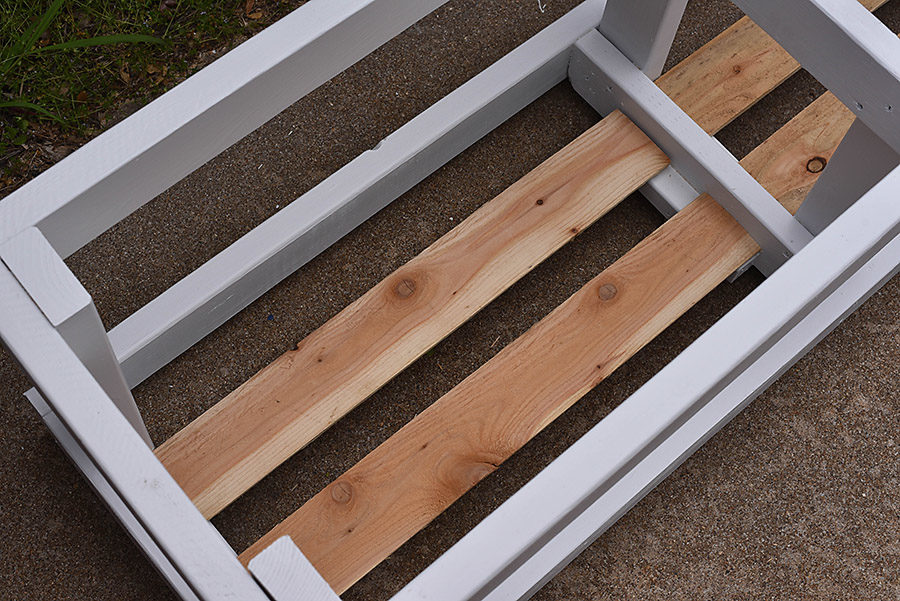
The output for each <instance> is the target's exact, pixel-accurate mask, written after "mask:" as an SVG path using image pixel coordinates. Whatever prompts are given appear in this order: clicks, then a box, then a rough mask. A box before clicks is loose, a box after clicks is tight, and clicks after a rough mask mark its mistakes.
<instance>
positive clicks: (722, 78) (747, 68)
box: [656, 0, 887, 134]
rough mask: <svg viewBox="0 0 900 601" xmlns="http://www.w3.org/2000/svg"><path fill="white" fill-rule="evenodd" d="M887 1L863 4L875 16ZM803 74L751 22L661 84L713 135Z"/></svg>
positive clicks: (726, 34) (728, 31)
mask: <svg viewBox="0 0 900 601" xmlns="http://www.w3.org/2000/svg"><path fill="white" fill-rule="evenodd" d="M885 2H887V0H860V3H861V4H862V5H863V6H865V7H866V8H868V9H869V10H870V11H871V10H875V9H876V8H878V7H879V6H881V5H882V4H884V3H885ZM799 70H800V63H798V62H797V61H795V60H794V59H793V57H791V55H790V54H788V53H787V52H786V51H785V50H784V49H783V48H782V47H781V46H779V45H778V43H776V42H775V40H773V39H772V38H771V37H770V36H769V34H767V33H766V32H765V31H763V29H762V28H761V27H759V26H758V25H757V24H756V23H754V22H753V21H751V20H750V19H749V18H747V17H742V18H741V19H739V20H738V21H737V22H736V23H735V24H734V25H732V26H731V27H729V28H728V29H726V30H725V31H724V32H722V33H721V34H719V35H718V36H716V37H715V38H713V39H712V40H711V41H710V42H709V43H707V44H706V45H704V46H703V47H702V48H700V49H699V50H697V51H696V52H694V53H693V54H692V55H690V56H689V57H688V58H686V59H685V60H683V61H681V62H680V63H678V65H676V66H675V67H673V68H672V69H671V70H669V71H668V72H666V73H665V74H663V75H662V76H661V77H660V78H659V79H657V80H656V84H657V85H658V86H659V87H660V89H662V90H663V91H664V92H665V93H666V94H667V95H668V96H669V97H670V98H671V99H672V100H674V101H675V103H676V104H677V105H678V106H680V107H681V109H682V110H683V111H684V112H686V113H687V114H688V115H690V116H691V118H692V119H694V121H696V122H697V123H698V124H699V125H700V126H701V127H702V128H703V129H704V130H706V132H707V133H710V134H714V133H716V132H717V131H719V130H720V129H722V128H723V127H725V126H726V125H728V124H729V123H730V122H731V121H732V120H734V119H735V118H737V117H738V116H739V115H741V114H742V113H743V112H744V111H746V110H747V109H748V108H750V107H751V106H753V105H754V104H756V102H757V101H759V99H760V98H762V97H763V96H765V95H766V94H768V93H769V92H771V91H772V90H774V89H775V88H776V87H778V86H779V85H780V84H781V83H783V82H784V81H785V80H786V79H787V78H788V77H790V76H791V75H793V74H794V73H796V72H797V71H799Z"/></svg>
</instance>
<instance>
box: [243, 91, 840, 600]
mask: <svg viewBox="0 0 900 601" xmlns="http://www.w3.org/2000/svg"><path fill="white" fill-rule="evenodd" d="M851 121H852V115H850V113H849V111H847V110H846V109H845V108H844V107H843V106H842V105H841V104H840V103H839V102H837V101H836V100H835V99H834V98H833V97H828V96H826V97H823V98H821V99H819V100H817V101H816V102H814V103H813V104H812V105H810V107H808V108H807V109H806V110H804V111H803V112H802V113H801V114H800V115H798V116H797V117H796V118H795V119H793V120H792V121H791V122H790V123H788V124H787V125H785V126H784V127H783V128H782V129H781V130H779V131H778V132H776V133H775V134H774V135H773V136H772V137H770V138H769V139H768V140H767V141H766V142H765V143H763V144H762V145H760V146H759V147H758V148H757V149H756V150H754V151H753V152H752V153H751V154H750V155H748V157H747V158H746V159H744V162H743V164H744V165H745V166H746V167H747V168H749V169H750V170H751V172H752V173H754V175H756V176H757V177H758V178H759V179H760V180H761V181H762V182H763V184H764V185H765V186H766V187H767V188H768V189H769V190H770V191H771V192H772V193H773V194H775V195H776V196H777V197H779V198H790V199H791V202H792V203H793V202H796V199H797V198H799V197H800V196H801V195H802V194H804V193H805V191H806V190H808V188H809V187H810V186H811V184H812V183H813V182H814V181H815V178H816V177H817V175H816V174H814V173H811V172H809V171H807V170H806V169H805V165H806V163H807V161H808V160H809V159H810V158H812V157H823V158H825V159H826V160H827V158H828V157H830V156H831V153H832V152H833V151H834V148H835V147H836V146H837V144H838V143H839V141H840V139H841V138H842V137H843V134H844V133H845V132H846V129H847V128H849V125H850V122H851ZM801 164H802V165H804V170H803V171H802V172H801V171H800V170H799V169H798V168H797V166H798V165H801ZM758 250H759V247H758V246H757V245H756V243H755V242H754V241H753V240H752V239H751V238H750V237H749V235H747V234H746V232H745V231H744V230H743V229H742V228H741V227H740V226H739V225H738V224H737V222H735V221H734V219H732V218H731V216H730V215H728V213H727V212H725V211H724V210H723V209H722V208H721V207H720V206H719V205H718V204H716V202H715V201H713V200H712V199H711V198H710V197H709V196H707V195H703V196H701V197H699V198H698V199H697V200H695V201H694V202H693V203H691V204H690V205H689V206H688V207H687V208H685V209H684V210H683V211H681V212H680V213H678V214H677V215H676V216H675V217H673V218H672V219H671V220H669V221H668V222H666V223H665V224H664V225H662V226H661V227H660V228H659V229H657V230H656V231H655V232H654V233H653V234H651V235H650V236H649V237H648V238H646V239H645V240H644V241H643V242H641V243H640V244H639V245H638V246H636V247H635V248H633V249H632V250H631V251H629V252H628V253H627V254H626V255H625V256H623V257H622V258H621V259H619V260H618V261H616V262H615V263H614V264H613V265H612V266H610V267H609V268H608V269H606V270H604V271H603V272H602V273H601V274H600V275H598V276H597V277H596V278H594V279H593V280H591V282H589V283H588V284H587V285H586V286H584V287H583V288H582V289H581V290H580V291H579V292H577V293H576V294H575V295H573V296H572V297H570V298H569V299H568V300H567V301H566V302H565V303H563V304H562V305H560V306H559V307H558V308H557V309H556V310H555V311H553V312H552V313H551V314H550V315H548V316H547V317H546V318H544V319H543V320H542V321H541V322H539V323H538V324H537V325H535V326H534V327H533V328H531V329H530V330H529V331H528V332H526V333H525V334H524V335H522V336H521V337H520V338H518V339H517V340H516V341H515V342H513V343H512V344H510V345H509V346H507V347H506V348H504V349H503V350H502V351H501V352H500V353H498V354H497V355H496V356H495V357H494V358H493V359H491V360H490V361H488V362H487V363H486V364H484V365H483V366H482V367H481V368H480V369H478V370H477V371H476V372H474V373H473V374H472V375H470V376H469V377H468V378H466V379H465V380H464V381H463V382H461V383H460V384H459V385H458V386H456V387H455V388H454V389H453V390H451V391H450V392H449V393H447V394H446V395H444V396H443V397H442V398H441V399H439V400H438V401H437V402H436V403H434V404H433V405H432V406H431V407H429V408H428V409H426V410H425V411H424V412H422V413H421V414H420V415H418V416H417V417H416V418H415V419H413V420H412V421H411V422H410V423H408V424H407V425H406V426H405V427H403V428H402V429H401V430H400V431H398V432H397V433H396V434H395V435H393V436H392V437H391V438H389V439H388V440H387V441H385V442H384V443H383V444H381V445H380V446H379V447H378V448H376V449H375V450H374V451H372V452H371V453H370V454H369V455H367V456H366V457H365V458H364V459H363V460H362V461H360V462H359V463H357V464H356V465H355V466H353V467H352V468H351V469H350V470H348V471H347V472H346V473H345V474H344V475H343V476H341V477H340V478H338V479H337V480H336V481H335V482H333V483H332V484H331V485H329V486H328V487H326V488H325V489H324V490H322V491H321V492H320V493H319V494H317V495H316V496H315V497H313V498H312V499H311V500H310V501H308V502H307V503H306V504H304V505H303V506H302V507H301V508H300V509H299V510H297V511H296V512H295V513H294V514H292V515H291V516H290V517H288V518H287V519H286V520H284V521H283V522H282V523H281V524H279V525H278V526H277V527H276V528H274V529H273V530H272V531H270V532H269V533H268V534H266V535H265V536H264V537H263V538H262V539H260V540H259V541H257V543H255V544H254V545H253V546H252V547H250V548H249V549H248V550H247V551H245V552H244V553H243V554H241V555H240V560H241V561H243V562H245V563H246V562H247V561H249V560H250V559H251V558H252V557H253V556H254V555H256V554H257V553H259V552H260V551H261V550H262V549H264V548H265V547H266V546H267V545H269V544H270V543H272V542H273V541H275V540H276V539H278V538H279V537H281V536H284V535H289V536H290V537H291V538H292V539H293V541H294V542H295V543H296V544H297V545H298V546H299V547H300V549H301V550H302V551H303V553H304V554H305V555H306V557H308V558H309V559H310V561H311V562H312V563H313V565H315V566H316V568H317V569H318V570H319V571H320V573H321V574H322V575H323V576H324V578H325V579H326V580H327V581H328V582H329V583H330V584H331V586H332V587H333V588H334V589H335V590H336V591H337V592H339V593H340V592H343V591H344V590H346V589H347V588H348V587H349V586H350V585H352V584H353V583H354V582H355V581H356V580H357V579H359V578H360V577H362V576H363V575H364V574H365V573H367V572H368V571H369V570H370V569H371V568H373V567H374V566H375V565H377V564H378V563H379V562H380V561H381V560H383V559H384V558H385V557H386V556H387V555H389V554H390V553H391V552H392V551H394V550H395V549H396V548H397V547H399V546H400V545H401V544H402V543H403V542H405V541H406V540H407V539H408V538H409V537H411V536H412V535H413V534H415V533H416V532H418V531H419V530H420V529H421V528H422V527H424V526H425V525H426V524H428V522H430V521H431V520H432V519H434V518H435V517H436V516H437V515H438V514H439V513H441V512H442V511H443V510H444V509H445V508H447V507H448V506H449V505H450V504H451V503H452V502H453V501H455V500H456V499H457V498H459V497H460V496H461V495H462V494H463V493H465V492H466V491H467V490H468V489H469V488H471V487H472V486H474V485H475V484H476V483H477V482H478V481H479V480H481V479H482V478H484V477H485V476H486V475H487V474H489V473H490V472H492V471H493V470H494V469H496V468H497V466H499V465H500V463H502V462H503V461H504V460H505V459H507V458H508V457H509V456H510V455H512V453H514V452H515V451H516V450H517V449H519V448H520V447H521V446H522V445H524V444H525V443H526V442H527V441H528V440H530V439H531V438H532V437H533V436H534V435H535V434H537V433H538V432H539V431H540V430H541V429H542V428H544V426H546V425H547V424H549V423H550V422H551V421H553V419H555V418H556V417H557V416H558V415H560V414H561V413H562V412H563V411H565V410H566V409H567V408H568V407H570V406H571V405H572V404H573V403H574V402H575V401H577V400H578V399H579V398H581V397H582V396H583V395H584V394H585V393H587V392H588V391H589V390H590V389H591V388H593V387H594V386H596V385H597V384H598V383H599V382H600V381H601V380H603V379H604V378H605V377H607V376H608V375H609V374H610V373H612V372H613V370H615V369H616V368H617V367H618V366H619V365H621V364H622V363H623V362H624V361H626V360H627V359H628V358H629V357H631V356H632V355H633V354H634V353H636V352H637V351H638V350H639V349H641V348H642V347H643V346H644V345H645V344H647V343H648V342H649V341H650V340H652V339H653V337H655V336H656V335H657V334H658V333H659V332H661V331H662V330H663V329H664V328H665V327H667V326H668V325H669V324H670V323H672V322H673V321H674V320H675V319H677V318H678V317H679V316H680V315H681V314H683V313H684V312H685V311H686V310H687V309H688V308H690V307H691V306H693V305H694V304H695V303H696V302H697V301H699V300H700V299H701V298H703V296H705V295H706V294H707V293H708V292H709V291H710V290H712V289H713V288H714V287H715V286H716V285H718V284H719V283H720V282H722V281H723V280H724V279H725V278H726V277H727V276H728V275H729V274H730V273H732V272H733V271H734V270H735V269H736V268H737V267H739V266H740V265H741V264H743V263H744V262H745V261H746V260H747V259H749V258H750V257H752V256H753V255H754V254H755V253H756V252H757V251H758Z"/></svg>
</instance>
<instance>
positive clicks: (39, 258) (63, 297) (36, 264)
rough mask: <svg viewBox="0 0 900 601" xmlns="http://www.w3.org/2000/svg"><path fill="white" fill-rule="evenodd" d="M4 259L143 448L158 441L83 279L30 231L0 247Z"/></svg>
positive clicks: (24, 231)
mask: <svg viewBox="0 0 900 601" xmlns="http://www.w3.org/2000/svg"><path fill="white" fill-rule="evenodd" d="M0 258H2V260H3V262H4V263H5V264H6V266H7V267H8V268H9V270H10V271H11V272H12V273H13V275H15V277H16V279H17V280H19V283H20V284H21V285H22V287H23V288H24V289H25V290H26V291H27V292H28V294H29V296H31V298H32V300H33V301H34V302H35V304H37V306H38V308H39V309H40V310H41V312H42V313H43V314H44V315H45V316H46V317H47V319H48V320H49V321H50V323H51V324H52V325H53V327H54V328H55V329H56V331H57V332H59V334H60V336H62V338H63V340H65V341H66V344H68V345H69V348H71V349H72V351H73V352H74V353H75V355H76V356H77V357H78V358H79V359H80V360H81V362H82V363H84V365H85V367H87V369H88V371H90V372H91V375H93V376H94V378H95V379H96V380H97V382H98V383H99V384H100V386H101V387H102V388H103V390H104V391H105V392H106V394H108V395H109V397H110V398H111V399H112V400H113V401H114V402H115V404H116V407H118V408H119V411H121V412H122V415H124V416H125V418H126V419H127V420H128V422H129V423H130V424H131V425H132V427H134V429H135V430H136V431H137V433H138V434H140V436H141V438H143V439H144V442H146V443H147V445H149V446H150V448H151V449H152V448H153V441H152V440H150V434H149V433H148V432H147V427H146V426H145V425H144V420H143V418H141V414H140V411H138V408H137V404H136V403H135V402H134V397H133V396H131V389H130V388H129V387H128V384H126V383H125V378H124V376H123V375H122V370H121V369H119V362H118V361H117V360H116V356H115V354H113V350H112V346H111V345H110V343H109V337H108V336H107V335H106V329H105V328H104V327H103V322H102V321H100V315H99V314H98V313H97V308H96V307H95V306H94V301H93V300H92V299H91V295H90V294H88V292H87V290H85V289H84V286H82V285H81V282H79V281H78V278H76V277H75V275H74V274H73V273H72V272H71V271H70V270H69V268H68V267H67V266H66V264H65V263H64V262H63V260H62V258H60V256H59V255H58V254H57V252H56V251H55V250H53V247H52V246H50V243H49V242H48V241H47V239H46V238H45V237H44V235H43V234H41V232H40V231H39V230H38V229H37V228H35V227H30V228H27V229H25V230H23V231H22V232H21V233H19V234H18V235H16V236H15V237H13V238H12V239H10V240H8V241H7V242H5V243H4V244H3V245H2V246H0Z"/></svg>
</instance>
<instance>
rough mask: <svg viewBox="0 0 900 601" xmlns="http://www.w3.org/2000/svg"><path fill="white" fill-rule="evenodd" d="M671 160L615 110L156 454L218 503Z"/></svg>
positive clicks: (200, 498)
mask: <svg viewBox="0 0 900 601" xmlns="http://www.w3.org/2000/svg"><path fill="white" fill-rule="evenodd" d="M667 164H668V159H667V158H666V156H665V155H664V154H663V153H662V152H661V151H660V150H659V149H658V148H657V147H656V146H655V145H654V144H653V143H652V142H651V141H650V139H649V138H647V137H646V136H645V135H644V134H643V133H642V132H641V131H640V130H639V129H638V128H637V127H636V126H635V125H634V124H632V123H631V122H630V121H629V120H628V119H627V118H626V117H625V116H624V115H622V114H621V113H618V112H616V113H614V114H612V115H610V116H608V117H607V118H606V119H603V120H602V121H601V122H600V123H598V124H597V125H596V126H594V127H592V128H591V129H590V130H588V131H587V132H585V133H584V134H583V135H581V136H579V137H578V138H577V139H576V140H574V141H573V142H572V143H570V144H569V145H567V146H566V147H565V148H564V149H562V150H560V151H559V152H558V153H556V154H555V155H553V156H552V157H551V158H549V159H547V160H546V161H545V162H544V163H542V164H541V165H540V166H538V167H537V168H536V169H534V170H533V171H531V172H530V173H529V174H528V175H526V176H525V177H523V178H522V179H521V180H519V181H518V182H516V183H515V184H513V185H512V186H511V187H509V188H508V189H507V190H506V191H504V192H503V193H502V194H500V195H499V196H497V197H496V198H494V199H493V200H491V201H489V202H488V203H487V204H485V205H484V206H483V207H481V208H480V209H478V210H477V211H476V212H475V213H473V214H472V215H471V216H470V217H469V218H468V219H466V220H465V221H463V222H462V223H461V224H460V225H458V226H457V227H456V228H454V229H453V230H452V231H451V232H449V233H448V234H446V235H445V236H443V237H442V238H440V239H439V240H438V241H437V242H435V243H434V244H432V245H431V246H429V247H428V248H427V249H426V250H425V251H423V252H422V253H421V254H420V255H418V256H417V257H416V258H414V259H413V260H412V261H410V262H409V263H407V264H406V265H404V266H403V267H401V268H400V269H398V270H397V271H396V272H394V273H393V274H391V275H390V276H388V277H387V278H386V279H385V280H383V281H382V282H380V283H379V284H377V285H376V286H375V287H373V288H372V289H371V290H369V291H368V292H367V293H366V294H365V295H363V296H362V297H361V298H360V299H358V300H357V301H356V302H354V303H353V304H351V305H350V306H349V307H347V308H346V309H344V310H343V311H341V312H340V313H339V314H338V315H337V316H335V317H334V318H332V319H331V320H329V321H328V322H327V323H326V324H324V325H323V326H322V327H320V328H319V329H318V330H316V331H315V332H313V333H312V334H310V335H309V336H308V337H307V338H306V339H304V340H303V341H302V342H301V343H300V344H299V345H298V347H297V349H296V350H294V351H290V352H288V353H286V354H284V355H282V356H281V357H280V358H278V359H277V360H276V361H274V362H273V363H272V364H270V365H269V366H267V367H266V368H264V369H263V370H262V371H260V372H259V373H258V374H256V375H255V376H253V377H252V378H251V379H250V380H248V381H247V382H245V383H244V384H243V385H242V386H240V387H239V388H238V389H237V390H235V391H234V392H233V393H231V394H229V395H228V396H227V397H225V399H223V400H222V401H220V402H219V403H217V404H216V405H215V406H213V407H212V408H211V409H209V410H208V411H207V412H206V413H204V414H203V415H201V416H200V417H199V418H198V419H197V420H195V421H194V422H193V423H191V424H190V425H189V426H188V427H187V428H185V429H184V430H182V431H181V432H179V433H178V434H177V435H176V436H174V437H173V438H171V439H170V440H169V441H167V442H166V443H165V444H163V445H161V446H160V447H159V448H158V449H157V451H156V453H157V456H158V457H159V459H160V460H161V461H162V462H163V464H164V465H165V466H166V468H167V469H168V470H169V472H170V473H171V474H172V476H174V478H175V479H176V480H177V481H178V483H179V484H180V485H181V486H182V488H184V490H185V492H186V493H187V494H188V496H189V497H190V498H191V499H192V500H193V501H194V503H195V504H196V505H197V507H198V508H199V509H200V511H201V512H202V513H203V514H204V515H205V516H207V517H209V516H212V515H215V514H216V513H217V512H218V511H220V510H221V509H223V508H224V507H225V506H226V505H228V504H229V503H230V502H231V501H233V500H234V499H236V498H237V497H238V496H239V495H240V494H241V493H243V492H244V491H245V490H247V489H248V488H250V486H252V485H253V484H254V483H256V482H258V481H259V480H260V479H261V478H262V477H263V476H265V475H266V474H268V473H269V472H270V471H271V470H272V469H274V468H275V467H277V466H278V465H279V464H280V463H281V462H283V461H284V460H285V459H287V458H288V457H290V456H291V455H292V454H294V453H295V452H297V451H298V450H299V449H301V448H302V447H304V446H305V445H306V444H307V443H308V442H309V441H311V440H312V439H314V438H315V437H316V436H318V435H319V434H320V433H321V432H322V431H324V430H325V429H326V428H328V427H329V426H330V425H331V424H333V423H334V422H335V421H336V420H337V419H339V418H340V417H341V416H342V415H344V414H346V413H347V412H348V411H350V410H351V409H353V407H355V406H356V405H358V404H359V403H360V402H362V401H363V400H365V399H366V397H368V396H369V395H371V394H372V393H373V392H375V391H376V390H378V389H379V388H380V387H381V386H383V385H384V384H385V383H386V382H388V381H389V380H390V379H391V378H392V377H394V376H395V375H396V374H397V373H399V372H400V371H401V370H403V369H404V368H405V367H406V366H408V365H409V364H410V363H412V362H413V361H414V360H415V359H416V358H418V357H419V356H421V355H422V354H423V353H424V352H426V351H427V350H428V349H430V348H431V347H432V346H434V345H435V344H437V343H438V342H440V341H441V340H442V339H443V338H444V337H446V336H447V335H448V334H450V333H451V332H452V331H453V330H454V329H456V328H457V327H459V326H460V325H461V324H462V323H464V322H465V321H466V320H467V319H469V318H470V317H472V315H474V314H475V313H476V312H478V311H479V310H480V309H481V308H482V307H484V306H485V305H487V304H488V303H489V302H490V301H491V300H493V299H494V298H496V297H497V296H498V295H500V294H501V293H502V292H503V291H504V290H506V289H507V288H508V287H509V286H511V285H512V284H513V283H514V282H516V281H517V280H518V279H519V278H521V277H522V276H523V275H525V274H526V273H528V271H529V270H531V269H532V268H533V267H534V266H535V265H537V264H538V263H540V262H541V261H543V260H544V259H545V258H546V257H548V256H549V255H550V254H552V253H553V252H554V251H556V250H557V249H558V248H560V247H561V246H562V245H563V244H565V243H566V242H568V241H569V240H571V239H572V238H573V237H574V236H575V235H576V234H577V233H578V232H580V231H581V230H583V229H584V228H586V227H587V226H589V225H590V224H591V223H593V222H594V221H595V220H597V219H598V218H599V217H601V216H602V215H603V214H604V213H606V212H607V211H608V210H609V209H610V208H612V207H613V206H615V205H616V204H617V203H618V202H619V201H621V200H622V199H624V198H625V197H626V196H628V195H629V194H630V193H631V192H633V191H634V190H636V189H637V188H638V187H639V186H641V185H642V184H644V183H645V182H646V181H647V180H648V179H650V178H651V177H652V176H653V175H655V174H656V173H658V172H659V171H660V170H662V169H663V168H664V167H665V166H666V165H667Z"/></svg>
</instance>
